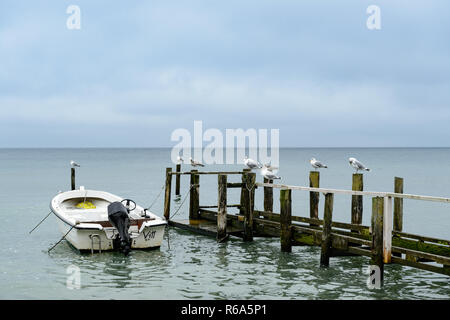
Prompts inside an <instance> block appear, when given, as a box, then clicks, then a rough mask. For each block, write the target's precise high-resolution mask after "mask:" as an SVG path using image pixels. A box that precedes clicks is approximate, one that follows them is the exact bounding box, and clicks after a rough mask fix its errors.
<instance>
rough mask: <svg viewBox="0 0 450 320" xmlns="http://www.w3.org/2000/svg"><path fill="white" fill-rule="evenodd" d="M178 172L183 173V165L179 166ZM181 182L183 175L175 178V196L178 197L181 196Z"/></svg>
mask: <svg viewBox="0 0 450 320" xmlns="http://www.w3.org/2000/svg"><path fill="white" fill-rule="evenodd" d="M176 172H177V173H180V172H181V163H178V164H177V166H176ZM180 182H181V174H177V175H176V177H175V195H176V196H179V195H180Z"/></svg>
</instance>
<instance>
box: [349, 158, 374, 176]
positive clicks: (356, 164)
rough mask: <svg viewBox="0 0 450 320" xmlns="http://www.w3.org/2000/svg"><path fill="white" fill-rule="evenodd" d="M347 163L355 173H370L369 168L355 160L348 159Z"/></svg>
mask: <svg viewBox="0 0 450 320" xmlns="http://www.w3.org/2000/svg"><path fill="white" fill-rule="evenodd" d="M348 162H349V163H350V165H351V166H352V167H353V168H354V169H355V170H356V173H358V170H365V171H370V169H369V168H367V167H366V166H365V165H363V164H362V163H361V162H359V161H358V160H357V159H356V158H348Z"/></svg>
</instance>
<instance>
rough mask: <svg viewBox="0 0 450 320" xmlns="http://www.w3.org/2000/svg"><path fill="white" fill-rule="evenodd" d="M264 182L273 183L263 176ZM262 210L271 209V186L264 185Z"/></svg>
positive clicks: (269, 210) (270, 210)
mask: <svg viewBox="0 0 450 320" xmlns="http://www.w3.org/2000/svg"><path fill="white" fill-rule="evenodd" d="M263 181H264V183H273V180H270V179H267V178H264V180H263ZM264 211H267V212H272V211H273V188H269V187H264Z"/></svg>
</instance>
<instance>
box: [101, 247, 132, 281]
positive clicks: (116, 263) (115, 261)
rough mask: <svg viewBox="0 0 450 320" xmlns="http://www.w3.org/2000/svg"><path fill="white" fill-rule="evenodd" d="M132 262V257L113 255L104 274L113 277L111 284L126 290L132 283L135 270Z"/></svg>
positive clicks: (104, 269) (106, 265) (106, 263)
mask: <svg viewBox="0 0 450 320" xmlns="http://www.w3.org/2000/svg"><path fill="white" fill-rule="evenodd" d="M130 260H132V257H130V256H124V255H123V254H120V253H113V254H112V257H111V258H110V259H109V261H106V262H105V265H104V268H103V272H104V273H105V274H109V275H111V276H112V277H111V278H110V279H111V280H110V282H111V283H113V282H115V283H116V287H117V288H125V287H126V286H127V285H128V284H130V283H131V273H132V271H133V269H132V267H131V263H130Z"/></svg>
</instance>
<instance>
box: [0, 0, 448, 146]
mask: <svg viewBox="0 0 450 320" xmlns="http://www.w3.org/2000/svg"><path fill="white" fill-rule="evenodd" d="M70 5H77V6H79V8H80V12H81V15H80V26H81V28H80V29H79V30H76V29H75V30H71V29H68V28H67V25H66V22H67V19H68V18H69V17H70V15H71V14H68V13H67V12H66V10H67V8H68V7H69V6H70ZM370 5H377V6H378V7H379V8H380V13H381V15H380V17H381V29H379V30H369V29H368V28H367V26H366V21H367V19H368V18H369V16H370V14H368V13H367V12H366V10H367V8H368V6H370ZM449 14H450V2H449V1H448V0H440V1H438V0H436V1H433V0H429V1H417V0H396V1H391V0H390V1H388V0H386V1H381V0H372V1H364V0H341V1H335V0H329V1H325V0H314V1H313V0H310V1H300V0H271V1H269V0H239V1H235V0H227V1H211V0H189V1H188V0H185V1H182V0H161V1H160V0H153V1H120V2H119V1H116V2H112V1H100V0H98V1H92V0H70V1H23V0H14V1H11V0H2V1H1V3H0V147H3V148H9V147H172V146H174V145H175V144H176V142H174V141H171V139H170V138H171V134H172V132H174V130H176V129H179V128H186V129H188V130H190V131H193V124H194V120H199V121H203V128H204V129H205V130H206V129H208V128H217V129H219V130H221V131H223V132H225V130H226V129H236V128H243V129H249V128H254V129H256V130H258V129H267V130H270V129H279V136H280V146H282V147H449V146H450V139H449V137H450V134H449V133H450V129H449V128H450V41H449V39H450V20H449V19H448V15H449Z"/></svg>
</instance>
